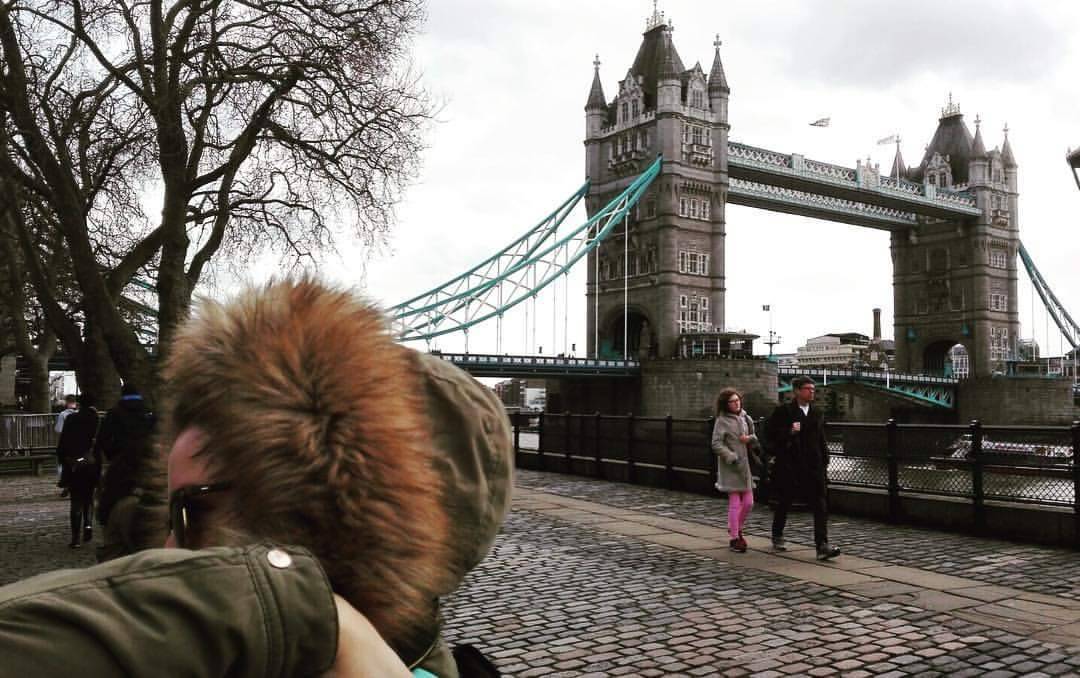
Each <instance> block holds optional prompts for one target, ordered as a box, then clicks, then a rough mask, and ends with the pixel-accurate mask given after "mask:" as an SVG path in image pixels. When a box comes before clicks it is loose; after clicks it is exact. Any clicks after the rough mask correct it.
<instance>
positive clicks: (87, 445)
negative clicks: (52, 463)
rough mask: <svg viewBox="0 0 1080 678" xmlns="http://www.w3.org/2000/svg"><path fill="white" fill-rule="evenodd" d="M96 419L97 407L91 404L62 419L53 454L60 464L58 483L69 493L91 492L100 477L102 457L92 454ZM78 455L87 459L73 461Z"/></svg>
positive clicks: (97, 420)
mask: <svg viewBox="0 0 1080 678" xmlns="http://www.w3.org/2000/svg"><path fill="white" fill-rule="evenodd" d="M99 421H100V420H99V418H98V411H97V410H96V409H94V408H93V407H82V408H80V409H79V410H78V411H77V412H75V413H74V414H71V415H68V417H67V419H65V420H64V430H63V431H61V432H60V440H59V441H58V442H57V443H56V455H57V457H59V459H60V462H61V463H62V464H63V468H62V470H61V476H60V483H61V484H62V485H63V486H64V487H67V488H68V489H69V490H71V492H72V494H75V495H80V496H81V495H84V494H86V493H89V492H93V491H94V487H95V486H97V482H98V479H99V478H100V477H101V460H100V459H97V458H94V456H93V454H91V452H92V448H93V446H94V436H96V435H97V430H98V423H99ZM80 458H84V459H87V460H89V462H90V463H83V464H78V465H76V464H75V460H76V459H80Z"/></svg>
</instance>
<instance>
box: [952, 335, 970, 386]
mask: <svg viewBox="0 0 1080 678" xmlns="http://www.w3.org/2000/svg"><path fill="white" fill-rule="evenodd" d="M949 364H950V365H951V366H952V376H954V377H956V378H957V379H967V378H968V377H970V376H971V360H970V359H969V357H968V352H967V349H966V348H964V346H963V344H957V345H956V346H953V347H952V348H950V349H949Z"/></svg>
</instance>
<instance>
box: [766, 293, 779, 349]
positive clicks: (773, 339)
mask: <svg viewBox="0 0 1080 678" xmlns="http://www.w3.org/2000/svg"><path fill="white" fill-rule="evenodd" d="M761 310H762V311H765V312H766V313H768V314H769V340H768V341H766V342H765V345H766V346H768V347H769V357H770V358H771V357H772V354H773V346H775V345H777V344H779V343H780V336H779V335H778V334H776V332H773V322H772V304H762V306H761Z"/></svg>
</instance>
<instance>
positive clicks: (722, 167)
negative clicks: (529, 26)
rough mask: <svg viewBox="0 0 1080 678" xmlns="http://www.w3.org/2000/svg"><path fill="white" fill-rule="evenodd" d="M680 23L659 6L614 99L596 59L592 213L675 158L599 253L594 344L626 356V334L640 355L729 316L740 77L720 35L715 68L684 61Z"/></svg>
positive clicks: (659, 352)
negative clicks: (728, 229)
mask: <svg viewBox="0 0 1080 678" xmlns="http://www.w3.org/2000/svg"><path fill="white" fill-rule="evenodd" d="M672 31H673V27H672V25H671V24H670V23H667V22H665V21H664V19H663V17H662V15H660V14H659V13H657V12H655V11H654V13H653V16H652V18H651V19H649V20H648V22H647V24H646V30H645V33H644V34H643V38H642V42H641V46H640V48H639V49H638V53H637V56H636V57H635V58H634V61H633V64H632V65H631V66H630V68H629V69H628V70H627V71H626V75H625V77H624V78H623V79H622V80H621V81H620V82H619V89H618V93H617V95H616V96H615V98H614V99H613V100H611V101H608V100H607V99H606V98H605V97H604V90H603V86H602V85H601V82H600V62H599V59H597V61H596V62H595V64H594V66H595V70H594V73H593V82H592V88H591V90H590V92H589V98H588V102H587V103H586V105H585V120H586V133H585V158H586V173H587V175H588V176H589V178H590V179H591V180H592V187H591V189H590V192H589V195H588V196H587V198H586V206H587V209H588V212H589V215H590V216H592V215H593V214H594V213H595V212H596V211H597V210H598V209H600V208H601V207H602V206H603V205H605V204H606V203H607V202H608V201H609V200H611V199H612V198H614V197H615V196H617V195H618V194H619V192H621V191H622V190H623V189H625V188H626V186H628V185H629V184H630V183H631V182H632V181H633V179H634V178H635V177H636V176H637V175H638V174H639V173H640V172H641V171H642V170H644V169H645V168H646V167H647V166H648V165H649V163H651V162H652V161H653V160H654V159H655V158H656V156H657V154H662V155H663V157H664V165H663V170H662V173H661V175H660V176H659V177H658V178H657V179H656V181H655V182H654V183H653V185H652V187H651V188H650V189H649V192H648V193H647V194H646V195H645V196H644V197H643V199H642V200H641V201H640V202H639V203H638V206H637V209H636V210H635V211H634V212H633V213H632V214H631V215H630V218H629V219H628V234H627V233H626V229H624V228H623V227H622V225H619V227H618V228H616V229H615V232H614V233H613V234H612V235H611V236H609V237H608V239H607V240H605V241H604V243H603V244H602V246H601V247H600V248H599V251H598V252H597V251H594V252H592V253H591V254H590V255H589V268H588V285H587V292H586V294H587V299H588V321H587V325H588V346H589V354H590V355H596V353H595V351H596V350H597V349H599V354H600V355H609V356H618V357H621V356H622V355H623V352H624V342H623V338H624V335H625V336H626V338H627V342H626V351H627V352H628V353H629V354H630V355H631V357H638V356H645V355H654V356H662V357H664V356H670V355H673V354H674V352H675V350H676V342H677V340H678V336H679V334H680V333H682V332H701V331H707V330H711V329H713V328H719V329H722V328H723V325H724V223H725V222H724V208H725V204H726V193H727V185H728V175H727V141H728V129H729V128H728V94H729V89H728V84H727V80H726V78H725V76H724V68H723V65H722V64H721V62H720V41H719V39H717V41H716V42H715V43H714V46H715V50H716V51H715V55H714V57H713V63H712V68H711V70H710V72H709V73H708V75H706V73H705V72H704V71H703V70H702V67H701V64H700V63H697V64H695V65H694V67H693V68H689V69H687V68H685V67H684V65H683V62H682V59H680V58H679V53H678V51H676V49H675V45H674V43H673V42H672ZM627 235H628V237H629V241H628V242H626V241H625V238H626V237H627ZM624 246H625V251H626V256H624ZM624 277H625V278H624ZM624 283H625V285H626V288H627V297H628V303H627V304H625V305H624ZM624 308H625V309H626V310H627V312H626V313H625V316H626V319H625V325H624ZM597 338H598V341H599V346H597V345H596V343H597Z"/></svg>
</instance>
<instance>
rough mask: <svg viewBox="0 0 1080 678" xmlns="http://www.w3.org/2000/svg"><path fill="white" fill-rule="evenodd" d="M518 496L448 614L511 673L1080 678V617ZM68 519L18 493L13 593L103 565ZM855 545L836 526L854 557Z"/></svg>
mask: <svg viewBox="0 0 1080 678" xmlns="http://www.w3.org/2000/svg"><path fill="white" fill-rule="evenodd" d="M518 486H519V492H518V496H517V497H516V498H515V503H514V510H513V511H512V512H511V514H510V516H509V518H508V520H507V522H506V525H505V526H504V529H503V532H502V534H501V535H500V536H499V538H498V539H497V541H496V543H495V547H494V549H493V551H492V553H491V555H489V557H488V558H487V559H486V560H485V561H484V562H483V563H481V565H480V566H479V567H478V568H477V569H476V570H474V571H473V572H472V573H470V575H469V576H468V578H467V579H466V582H465V584H464V585H463V586H462V588H461V589H459V591H458V592H457V593H455V595H453V596H452V597H451V598H450V599H449V600H448V601H447V602H446V605H445V612H446V618H447V636H448V638H449V639H450V641H451V642H452V643H456V642H471V643H473V644H476V645H477V646H479V647H480V648H481V649H483V650H484V651H485V653H487V654H488V655H489V656H491V657H492V658H493V659H494V660H495V661H496V662H497V663H498V665H499V667H500V668H501V669H502V671H503V673H504V675H507V676H522V677H529V676H615V675H634V676H668V675H671V676H705V675H725V676H750V675H753V676H759V677H760V678H779V677H781V676H794V675H808V676H852V677H854V678H861V677H864V676H942V675H952V676H990V677H992V678H993V677H996V676H1025V675H1026V676H1056V675H1080V646H1074V645H1073V644H1072V643H1069V644H1067V645H1065V644H1061V643H1059V642H1049V641H1047V640H1046V634H1048V633H1050V634H1051V636H1052V637H1061V638H1065V639H1066V640H1069V639H1072V638H1077V639H1080V629H1078V628H1077V627H1078V626H1080V603H1078V602H1076V601H1071V600H1068V599H1063V598H1060V597H1050V596H1039V595H1038V594H1036V593H1029V594H1024V595H1018V594H1019V593H1020V591H1019V590H1017V589H1016V588H1014V589H1006V588H1004V587H1000V586H990V585H978V584H979V582H978V581H977V580H976V579H975V577H974V574H971V573H969V575H968V576H969V579H970V580H962V579H959V578H958V577H946V576H942V575H939V574H931V573H926V572H922V571H919V570H914V569H908V568H904V567H896V566H890V565H888V564H887V562H885V561H887V559H884V558H883V557H882V554H881V553H880V552H875V553H873V554H872V555H873V556H874V557H877V558H878V561H871V560H868V559H864V558H859V557H856V556H854V555H845V556H842V557H841V558H840V559H838V562H837V564H834V565H821V564H818V563H815V562H814V561H813V559H812V556H808V555H807V554H809V553H810V552H809V551H808V550H806V549H801V550H800V549H798V548H794V549H793V550H792V552H790V553H789V554H785V555H784V556H783V557H781V556H776V555H772V554H769V553H767V552H766V551H765V550H764V549H763V547H764V543H765V542H764V540H763V539H761V538H760V537H759V536H755V535H750V542H751V547H752V550H751V551H750V552H749V553H746V554H734V553H731V552H729V551H728V550H727V549H726V548H716V547H717V545H718V544H719V543H721V541H722V539H723V534H722V530H721V529H720V528H719V524H720V522H719V521H720V520H721V519H722V516H723V508H724V506H723V502H721V501H719V500H715V499H708V498H704V497H695V496H693V495H683V494H678V493H671V492H665V491H662V490H642V489H641V488H635V487H629V486H621V485H613V484H606V485H601V484H599V483H592V482H591V481H581V480H574V479H571V478H567V477H563V476H555V475H552V474H540V473H530V472H521V473H520V474H519V483H518ZM541 488H542V489H541ZM642 492H644V493H645V494H641V495H640V496H639V497H638V499H637V500H634V499H633V497H634V496H635V495H637V494H639V493H642ZM633 501H638V502H640V508H631V507H630V506H631V503H632V502H633ZM623 502H625V505H623ZM698 502H702V503H698ZM762 513H763V514H764V513H766V512H762ZM66 516H67V503H66V502H65V501H64V500H60V499H59V498H58V496H57V494H56V489H55V487H54V484H53V481H51V480H48V479H37V478H26V477H21V478H0V548H2V554H3V560H2V563H0V581H2V582H9V581H12V580H13V579H16V578H19V577H23V576H27V575H30V574H34V573H37V572H42V571H46V570H50V569H54V568H57V567H69V566H76V567H77V566H84V565H88V564H90V563H91V562H92V560H93V557H92V554H90V553H89V552H88V551H86V550H85V549H84V550H81V551H71V550H69V549H68V548H67V546H66V542H67V533H66ZM700 516H706V517H707V519H701V518H700ZM800 519H801V518H800ZM792 528H793V530H799V531H803V530H805V531H806V533H807V534H809V525H808V524H807V523H806V522H805V521H803V522H801V523H798V524H795V525H793V526H792ZM869 528H870V526H869V525H868V526H867V527H866V528H865V529H867V530H869ZM855 529H856V528H854V527H851V526H849V525H848V524H847V523H844V524H840V523H839V522H838V523H837V524H836V529H835V534H836V536H837V538H838V540H839V541H843V542H844V544H845V546H848V547H849V548H848V550H847V553H851V546H850V544H854V543H857V542H856V540H855V539H854V537H853V535H854V531H855ZM859 529H864V528H861V527H860V528H859ZM849 532H850V534H849ZM762 534H764V533H762ZM927 535H928V537H930V538H932V540H933V543H940V544H942V545H945V546H946V548H947V546H948V544H950V543H952V540H954V539H957V538H956V537H953V536H951V535H934V534H933V533H927ZM848 537H852V538H851V539H848ZM845 539H846V541H844V540H845ZM926 543H928V542H927V541H926V540H919V539H914V538H913V539H912V540H911V541H910V545H909V547H910V548H922V547H923V545H924V544H926ZM978 543H979V544H983V546H982V549H983V552H984V553H985V554H992V553H993V552H994V542H989V541H982V542H978ZM897 548H899V547H897ZM969 548H971V549H972V550H974V549H975V547H974V546H971V547H969ZM949 557H954V556H953V555H952V554H950V556H949ZM888 562H892V561H888ZM948 591H951V592H948ZM957 594H960V595H957ZM1025 596H1026V597H1025ZM991 608H993V609H996V610H998V611H999V612H1001V614H1002V615H1004V616H1000V617H997V616H994V615H993V614H991V613H990V612H991ZM983 620H987V621H988V622H989V623H983ZM1051 627H1052V628H1051ZM1047 629H1050V630H1049V631H1047ZM1054 634H1057V635H1056V636H1055V635H1054ZM1032 636H1040V638H1034V637H1032ZM1078 642H1080V640H1078Z"/></svg>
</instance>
